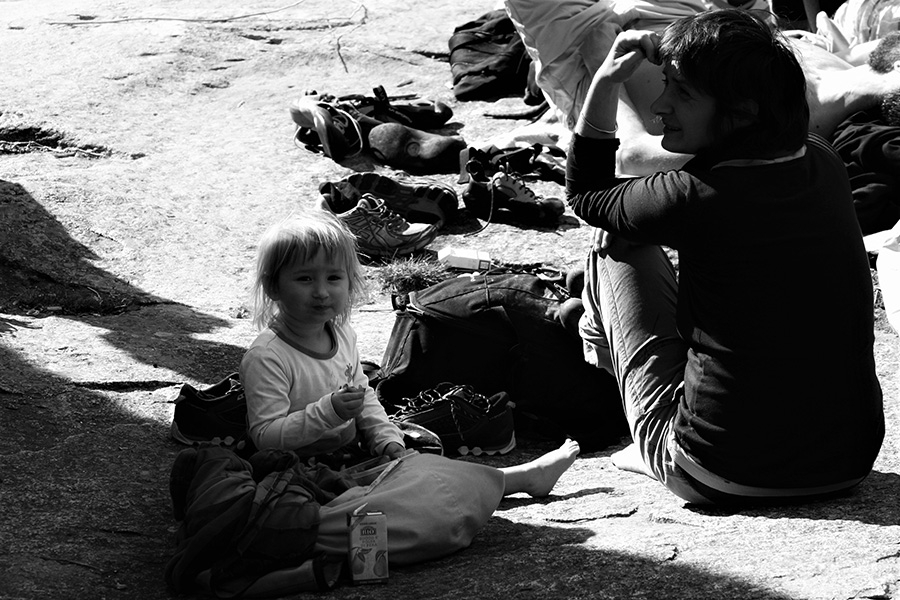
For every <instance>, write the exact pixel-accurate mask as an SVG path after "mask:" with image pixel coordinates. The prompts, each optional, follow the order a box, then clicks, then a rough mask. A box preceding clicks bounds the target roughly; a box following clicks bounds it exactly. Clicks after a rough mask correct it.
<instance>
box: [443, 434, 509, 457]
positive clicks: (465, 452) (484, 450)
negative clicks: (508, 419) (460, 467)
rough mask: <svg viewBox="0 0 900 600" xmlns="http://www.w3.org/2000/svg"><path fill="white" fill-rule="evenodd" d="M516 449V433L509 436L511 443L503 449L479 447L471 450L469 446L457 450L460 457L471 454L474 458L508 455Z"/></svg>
mask: <svg viewBox="0 0 900 600" xmlns="http://www.w3.org/2000/svg"><path fill="white" fill-rule="evenodd" d="M515 447H516V434H515V432H513V433H512V435H510V436H509V442H508V443H507V444H506V445H505V446H503V447H501V448H481V447H479V446H475V447H473V448H469V447H468V446H460V447H459V448H457V449H456V452H457V453H459V455H460V456H467V455H469V454H471V455H472V456H481V455H482V454H487V455H488V456H494V455H495V454H507V453H508V452H511V451H512V450H513V448H515Z"/></svg>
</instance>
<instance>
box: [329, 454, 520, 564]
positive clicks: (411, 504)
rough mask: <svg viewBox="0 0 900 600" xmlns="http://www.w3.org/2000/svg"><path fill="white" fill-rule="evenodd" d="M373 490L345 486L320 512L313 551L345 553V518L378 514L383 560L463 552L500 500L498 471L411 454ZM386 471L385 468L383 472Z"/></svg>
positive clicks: (400, 560)
mask: <svg viewBox="0 0 900 600" xmlns="http://www.w3.org/2000/svg"><path fill="white" fill-rule="evenodd" d="M398 460H399V461H400V464H399V465H398V466H397V467H396V468H394V469H392V470H391V471H390V472H388V473H387V475H386V476H385V477H384V479H382V480H381V481H377V480H376V481H377V483H375V484H373V485H372V486H359V487H354V488H350V489H349V490H347V491H346V492H344V493H343V494H341V495H340V496H338V497H337V498H335V499H334V500H332V501H331V502H329V503H328V504H326V505H325V506H323V507H321V508H320V509H319V516H320V518H321V522H320V523H319V533H318V537H317V538H316V550H317V551H321V552H325V553H327V554H331V555H336V556H346V555H347V542H348V536H347V515H348V514H349V513H351V512H353V511H354V510H356V509H357V508H359V507H360V506H365V508H364V510H365V511H376V512H383V513H384V514H385V515H387V524H388V534H387V542H388V561H389V563H390V564H391V565H409V564H415V563H420V562H424V561H427V560H432V559H435V558H439V557H441V556H446V555H447V554H450V553H452V552H455V551H457V550H460V549H462V548H466V547H467V546H469V545H470V544H471V543H472V539H473V538H474V537H475V535H476V534H477V533H478V532H479V531H480V530H481V528H482V527H484V524H485V523H487V520H488V519H489V518H490V517H491V515H493V514H494V511H495V510H496V509H497V506H498V505H499V504H500V500H501V499H502V498H503V493H504V488H505V483H504V475H503V472H502V471H500V470H499V469H496V468H494V467H489V466H487V465H483V464H479V463H473V462H466V461H462V460H454V459H451V458H446V457H443V456H438V455H436V454H418V453H413V454H409V455H407V456H404V457H403V458H401V459H398ZM385 471H386V469H385Z"/></svg>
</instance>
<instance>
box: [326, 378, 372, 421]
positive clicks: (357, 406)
mask: <svg viewBox="0 0 900 600" xmlns="http://www.w3.org/2000/svg"><path fill="white" fill-rule="evenodd" d="M365 397H366V390H365V388H362V387H358V388H357V387H350V386H348V385H344V386H342V387H341V389H339V390H338V391H336V392H333V393H332V394H331V406H332V407H334V412H335V413H336V414H337V416H339V417H340V418H341V419H343V420H344V421H349V420H350V419H354V418H356V417H357V416H359V414H360V413H361V412H362V409H363V399H364V398H365Z"/></svg>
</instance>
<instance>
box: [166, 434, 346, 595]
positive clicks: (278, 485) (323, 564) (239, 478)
mask: <svg viewBox="0 0 900 600" xmlns="http://www.w3.org/2000/svg"><path fill="white" fill-rule="evenodd" d="M253 461H257V462H256V464H257V467H259V465H261V464H264V463H268V468H266V469H261V468H257V469H256V470H254V467H253V466H252V464H253ZM298 462H299V459H298V458H297V457H296V455H294V454H291V453H287V452H278V451H267V452H261V453H257V454H255V455H254V456H253V457H252V458H251V461H247V460H245V459H243V458H241V457H239V456H238V455H237V454H235V453H234V452H232V451H231V450H228V449H226V448H222V447H219V446H212V445H209V446H201V447H200V448H199V449H196V448H189V449H186V450H182V451H181V452H180V453H179V454H178V456H177V457H176V459H175V463H174V465H173V468H172V473H171V478H170V490H171V495H172V505H173V512H174V515H175V518H176V520H178V521H180V527H179V530H178V536H177V537H178V548H177V550H176V551H175V555H174V556H173V557H172V559H171V560H170V561H169V563H168V565H167V566H166V572H165V577H166V581H167V583H168V584H169V585H170V586H171V588H172V589H173V590H174V591H175V592H178V593H189V592H194V591H198V590H202V591H205V592H206V593H207V594H209V595H212V596H215V597H218V598H255V597H272V596H279V595H284V594H286V593H296V592H299V591H310V590H320V589H328V588H330V587H331V586H333V585H334V584H335V582H336V581H337V578H338V576H339V574H340V565H337V566H334V565H332V564H330V563H329V561H327V560H325V559H324V557H322V556H317V555H316V554H315V542H316V536H317V533H318V525H319V506H320V503H319V502H318V501H317V487H316V486H315V484H313V483H311V482H310V480H308V479H307V478H305V477H304V476H303V475H302V473H300V471H299V470H298V469H296V468H295V467H296V465H297V463H298ZM266 471H268V472H266Z"/></svg>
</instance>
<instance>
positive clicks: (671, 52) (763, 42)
mask: <svg viewBox="0 0 900 600" xmlns="http://www.w3.org/2000/svg"><path fill="white" fill-rule="evenodd" d="M659 53H660V56H661V58H662V59H663V60H664V61H669V62H672V63H674V65H675V66H676V68H677V69H678V70H679V72H680V73H681V75H682V76H683V77H684V78H685V79H686V80H687V81H688V83H690V85H691V86H693V87H695V88H696V89H697V90H698V91H700V92H702V93H705V94H708V95H710V96H712V97H713V98H714V99H715V100H716V106H717V110H718V126H719V128H720V131H721V132H723V133H724V132H727V131H728V130H729V129H731V128H732V127H733V126H734V124H735V123H736V119H738V118H744V119H748V120H749V121H750V122H751V123H752V124H751V125H749V126H745V127H739V128H737V129H734V131H732V132H731V133H730V134H727V135H726V137H725V142H724V144H723V146H724V148H721V150H724V151H725V152H726V153H727V154H728V155H734V154H735V153H738V154H740V155H742V156H744V157H749V158H753V157H764V156H768V155H770V154H772V153H776V152H783V151H795V150H797V149H799V148H800V147H801V146H802V145H803V144H804V143H806V136H807V133H808V130H809V105H808V103H807V101H806V77H805V76H804V74H803V69H802V68H801V67H800V63H799V62H798V61H797V57H796V56H794V52H793V51H792V49H791V47H790V45H789V44H788V42H787V40H785V39H784V37H783V36H782V35H781V34H780V33H778V32H776V31H774V30H773V29H772V27H770V26H769V24H768V23H767V22H766V21H765V20H763V19H762V18H761V17H760V16H758V15H757V14H755V13H754V12H751V11H747V10H741V9H724V10H713V11H708V12H704V13H700V14H698V15H694V16H691V17H686V18H684V19H679V20H678V21H675V22H674V23H672V24H671V25H669V26H668V27H667V28H666V30H665V31H664V32H663V36H662V41H661V43H660V48H659ZM750 107H755V109H756V114H755V115H754V114H753V111H752V109H751V108H750Z"/></svg>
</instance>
